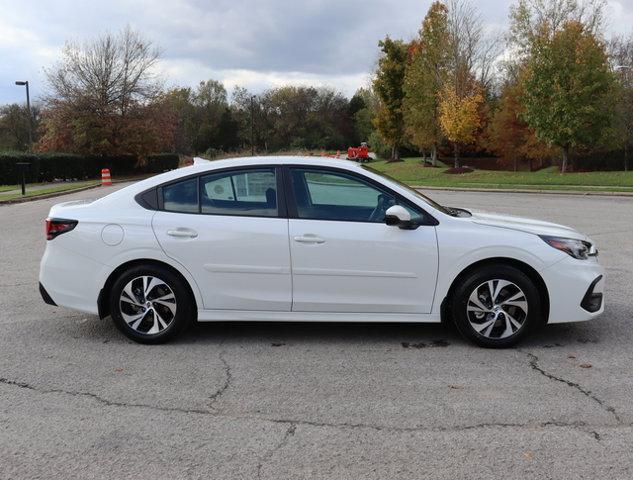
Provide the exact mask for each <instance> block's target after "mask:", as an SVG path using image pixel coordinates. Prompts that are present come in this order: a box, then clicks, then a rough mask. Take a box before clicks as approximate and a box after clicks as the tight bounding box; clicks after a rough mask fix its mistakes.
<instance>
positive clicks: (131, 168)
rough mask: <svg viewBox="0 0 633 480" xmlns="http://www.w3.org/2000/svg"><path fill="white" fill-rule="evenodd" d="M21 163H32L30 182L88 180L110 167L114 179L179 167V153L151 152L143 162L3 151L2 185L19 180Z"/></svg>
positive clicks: (129, 157)
mask: <svg viewBox="0 0 633 480" xmlns="http://www.w3.org/2000/svg"><path fill="white" fill-rule="evenodd" d="M17 162H28V163H30V165H29V166H28V167H27V175H26V178H27V182H29V183H37V182H50V181H53V180H86V179H90V178H100V176H101V169H102V168H109V169H110V173H111V175H112V178H113V179H116V178H117V177H126V176H131V175H139V174H151V173H161V172H164V171H166V170H173V169H174V168H178V162H179V157H178V155H176V154H171V153H162V154H158V155H149V156H148V157H146V159H145V162H144V163H143V164H140V162H139V161H138V158H137V157H135V156H133V155H118V156H105V157H104V156H96V155H73V154H68V153H21V152H0V185H12V184H15V183H19V178H20V177H19V171H18V167H17V166H16V163H17Z"/></svg>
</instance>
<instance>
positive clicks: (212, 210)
mask: <svg viewBox="0 0 633 480" xmlns="http://www.w3.org/2000/svg"><path fill="white" fill-rule="evenodd" d="M200 209H201V212H202V213H207V214H215V215H246V216H248V215H251V216H264V217H276V216H277V215H278V206H277V180H276V176H275V169H274V168H260V169H253V170H240V171H233V172H220V173H212V174H209V175H204V176H202V177H200Z"/></svg>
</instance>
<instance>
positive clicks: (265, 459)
mask: <svg viewBox="0 0 633 480" xmlns="http://www.w3.org/2000/svg"><path fill="white" fill-rule="evenodd" d="M296 430H297V425H296V424H295V423H291V424H290V425H289V426H288V428H287V429H286V431H285V432H284V436H283V437H281V440H279V442H277V444H276V445H275V446H274V447H273V448H272V449H271V450H270V451H269V452H268V453H266V455H264V456H263V457H262V459H261V460H260V461H259V463H258V464H257V478H261V477H262V468H263V467H264V465H265V464H266V463H267V462H268V461H270V459H271V458H273V455H275V453H276V452H277V451H279V450H281V449H282V448H284V447H285V446H286V444H287V443H288V441H289V440H290V437H292V436H293V435H294V434H295V431H296Z"/></svg>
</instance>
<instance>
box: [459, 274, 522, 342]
mask: <svg viewBox="0 0 633 480" xmlns="http://www.w3.org/2000/svg"><path fill="white" fill-rule="evenodd" d="M466 315H467V318H468V321H469V322H470V326H471V327H472V328H473V330H475V332H477V333H478V334H479V335H482V336H483V337H486V338H490V339H502V338H508V337H511V336H512V335H515V334H516V333H517V332H518V331H519V330H521V328H522V327H523V325H524V323H525V320H526V319H527V315H528V302H527V298H526V296H525V293H523V290H521V288H519V286H518V285H516V284H515V283H512V282H510V281H508V280H502V279H494V280H488V281H486V282H484V283H482V284H481V285H479V286H478V287H477V288H475V289H474V290H473V292H472V293H471V294H470V297H469V298H468V303H467V305H466Z"/></svg>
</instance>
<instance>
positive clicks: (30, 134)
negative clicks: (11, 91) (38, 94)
mask: <svg viewBox="0 0 633 480" xmlns="http://www.w3.org/2000/svg"><path fill="white" fill-rule="evenodd" d="M15 84H16V85H18V86H21V87H22V86H24V87H26V109H27V111H28V115H29V150H31V146H32V145H33V133H32V131H31V130H32V129H33V123H32V122H31V98H30V97H29V82H28V81H16V82H15Z"/></svg>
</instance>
